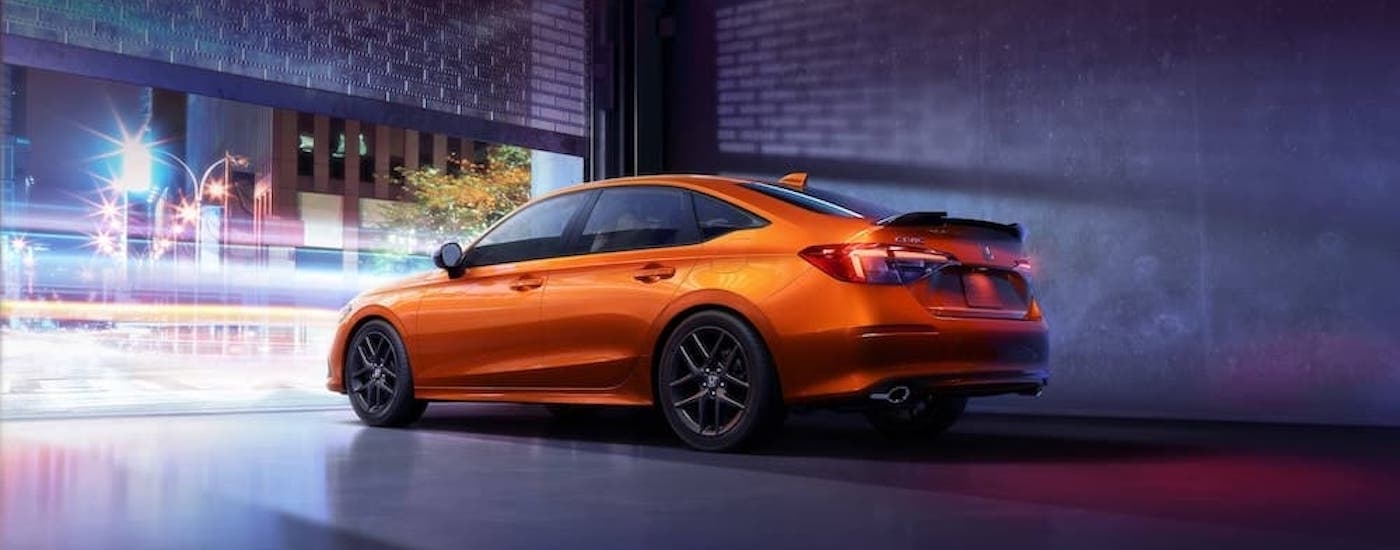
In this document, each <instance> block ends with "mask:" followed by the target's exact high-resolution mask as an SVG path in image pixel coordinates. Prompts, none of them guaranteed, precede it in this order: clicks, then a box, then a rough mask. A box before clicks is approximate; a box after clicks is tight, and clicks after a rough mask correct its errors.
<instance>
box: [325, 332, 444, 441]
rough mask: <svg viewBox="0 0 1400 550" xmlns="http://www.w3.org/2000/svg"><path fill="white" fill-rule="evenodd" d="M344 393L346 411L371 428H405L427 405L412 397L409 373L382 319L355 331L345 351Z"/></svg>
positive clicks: (405, 355)
mask: <svg viewBox="0 0 1400 550" xmlns="http://www.w3.org/2000/svg"><path fill="white" fill-rule="evenodd" d="M344 375H345V377H344V381H345V393H346V395H347V396H348V397H349V398H350V408H351V409H354V411H355V415H356V416H358V417H360V420H361V421H363V422H364V423H365V424H369V425H371V426H394V427H397V426H407V425H409V424H412V423H414V422H417V421H418V419H419V418H422V417H423V411H424V410H426V409H427V408H428V402H427V401H422V400H419V399H415V398H414V397H413V370H412V369H411V368H410V367H409V364H408V352H407V351H406V350H405V349H404V346H403V339H402V338H399V334H398V332H397V331H395V330H394V327H393V326H392V325H390V324H389V323H387V322H385V321H382V320H378V319H376V320H373V321H370V322H368V323H365V324H364V325H363V326H361V327H360V328H359V330H356V331H355V336H354V337H352V338H351V339H350V346H349V347H348V348H347V349H346V351H345V372H344Z"/></svg>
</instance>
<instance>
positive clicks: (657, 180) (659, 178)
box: [551, 174, 752, 194]
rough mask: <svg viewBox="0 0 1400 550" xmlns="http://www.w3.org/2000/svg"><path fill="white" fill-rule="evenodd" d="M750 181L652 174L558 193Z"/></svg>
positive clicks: (714, 185) (729, 184)
mask: <svg viewBox="0 0 1400 550" xmlns="http://www.w3.org/2000/svg"><path fill="white" fill-rule="evenodd" d="M748 181H752V180H750V179H740V178H730V177H725V176H711V175H706V174H654V175H649V176H627V177H623V178H611V179H605V180H598V181H591V182H586V183H580V184H576V185H570V186H568V187H565V188H562V189H559V190H558V191H561V192H562V191H580V190H585V189H598V188H603V187H619V186H627V185H657V184H660V185H666V184H673V185H677V184H678V185H682V186H695V187H702V188H715V187H728V186H732V185H735V184H739V183H744V182H748ZM551 194H553V193H551Z"/></svg>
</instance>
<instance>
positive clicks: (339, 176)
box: [330, 118, 345, 180]
mask: <svg viewBox="0 0 1400 550" xmlns="http://www.w3.org/2000/svg"><path fill="white" fill-rule="evenodd" d="M330 160H331V179H332V180H344V179H345V119H341V118H333V119H331V159H330Z"/></svg>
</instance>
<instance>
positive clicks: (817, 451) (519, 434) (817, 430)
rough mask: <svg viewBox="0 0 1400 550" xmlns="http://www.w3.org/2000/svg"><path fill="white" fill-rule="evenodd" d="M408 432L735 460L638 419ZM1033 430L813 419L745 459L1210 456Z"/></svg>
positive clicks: (791, 426)
mask: <svg viewBox="0 0 1400 550" xmlns="http://www.w3.org/2000/svg"><path fill="white" fill-rule="evenodd" d="M429 411H430V412H429V414H428V415H427V416H425V417H424V418H423V420H421V421H419V422H418V423H417V424H416V425H415V427H414V429H417V430H428V431H433V432H440V433H454V434H470V435H474V436H479V437H492V438H497V439H511V440H530V441H531V442H532V443H533V444H539V445H546V446H551V445H553V446H565V445H567V446H569V447H570V448H574V449H579V448H580V447H583V448H584V449H587V448H588V446H589V445H590V444H596V446H597V448H598V450H599V451H600V452H615V450H616V449H615V446H616V445H619V444H621V445H631V446H634V447H636V448H637V451H638V452H639V453H641V454H642V455H644V456H645V455H654V456H656V457H658V458H661V457H665V458H674V459H686V460H688V461H694V462H705V463H716V462H724V461H725V460H726V459H725V458H723V457H727V456H736V455H725V454H715V453H703V452H699V451H694V450H691V449H689V448H688V447H685V446H684V445H683V444H682V443H681V442H680V441H679V440H678V439H676V438H675V436H674V435H672V434H671V432H670V429H669V427H668V426H666V425H665V422H664V420H661V419H660V418H658V416H657V415H655V414H652V413H651V411H650V410H645V409H620V410H607V411H600V412H599V413H598V414H596V415H590V416H587V417H584V418H569V419H556V418H553V417H552V416H550V415H549V414H548V413H547V412H545V411H544V409H543V408H541V407H533V406H528V405H457V404H451V405H434V406H433V407H432V408H430V409H429ZM1037 428H1038V425H1037V423H1036V422H1034V421H1033V420H1030V419H1027V421H1026V422H1025V423H1024V424H1020V425H1018V424H1017V423H1015V422H1011V423H1009V424H1008V422H1006V421H1005V420H1004V419H989V417H983V416H981V415H975V414H972V415H969V416H968V417H967V418H965V419H964V420H963V421H962V422H960V423H959V425H957V426H955V427H954V428H953V429H952V430H951V431H949V432H948V433H945V434H943V435H941V436H939V437H935V438H929V439H924V440H914V441H892V440H890V439H888V438H886V437H884V436H882V435H880V434H879V433H877V432H875V431H874V430H872V429H870V428H869V427H868V426H867V425H866V423H865V421H864V419H863V418H861V417H860V415H858V414H836V413H812V414H807V415H795V416H792V417H790V418H789V419H788V422H787V424H786V425H785V426H784V428H783V430H782V432H781V433H780V434H779V435H778V437H776V438H775V439H774V440H773V441H770V442H768V443H767V444H765V445H762V446H760V447H758V448H755V449H752V450H750V451H749V452H747V453H745V454H744V455H740V456H745V455H746V456H750V457H755V456H757V457H771V458H780V457H806V458H832V459H851V460H862V461H869V460H874V461H887V462H914V463H947V464H959V463H978V464H987V463H1003V464H1005V463H1039V464H1044V463H1075V462H1133V461H1162V460H1171V459H1174V458H1186V457H1194V456H1200V455H1203V454H1209V453H1211V452H1213V451H1212V450H1211V449H1209V448H1205V447H1200V446H1192V445H1185V444H1174V443H1166V442H1155V441H1143V440H1140V439H1129V438H1115V437H1102V436H1101V437H1092V436H1085V435H1079V434H1070V433H1066V432H1067V431H1066V430H1064V429H1061V428H1058V427H1056V428H1055V429H1053V430H1046V431H1040V430H1038V429H1037Z"/></svg>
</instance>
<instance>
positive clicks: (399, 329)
mask: <svg viewBox="0 0 1400 550" xmlns="http://www.w3.org/2000/svg"><path fill="white" fill-rule="evenodd" d="M373 321H383V322H385V323H388V324H389V328H392V329H394V332H395V333H397V334H398V337H399V342H400V343H402V344H403V347H404V351H406V352H408V355H409V356H408V357H406V358H405V359H407V360H408V364H409V366H410V370H409V371H410V372H413V370H412V368H411V367H412V365H413V357H412V352H411V351H409V346H408V332H407V331H406V330H405V328H404V326H403V322H402V321H400V320H399V318H398V316H397V315H394V312H393V311H392V310H390V309H389V308H386V307H384V306H379V305H369V306H365V307H363V308H361V309H360V310H359V311H356V312H355V314H354V316H353V317H351V318H350V319H348V320H347V321H346V325H345V326H348V327H349V328H347V329H346V330H345V338H344V339H343V340H341V341H340V342H339V346H337V349H336V357H337V358H338V359H339V363H338V364H337V365H336V367H337V368H336V369H335V370H334V372H333V373H332V374H331V376H333V377H334V378H333V379H334V380H335V381H337V382H339V383H338V384H337V385H338V386H339V387H340V390H339V391H340V392H341V393H345V391H344V390H345V365H346V363H347V362H348V360H349V356H350V346H352V345H354V343H355V334H356V333H358V332H359V331H360V329H361V328H363V327H364V326H365V325H367V324H369V323H370V322H373Z"/></svg>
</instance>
